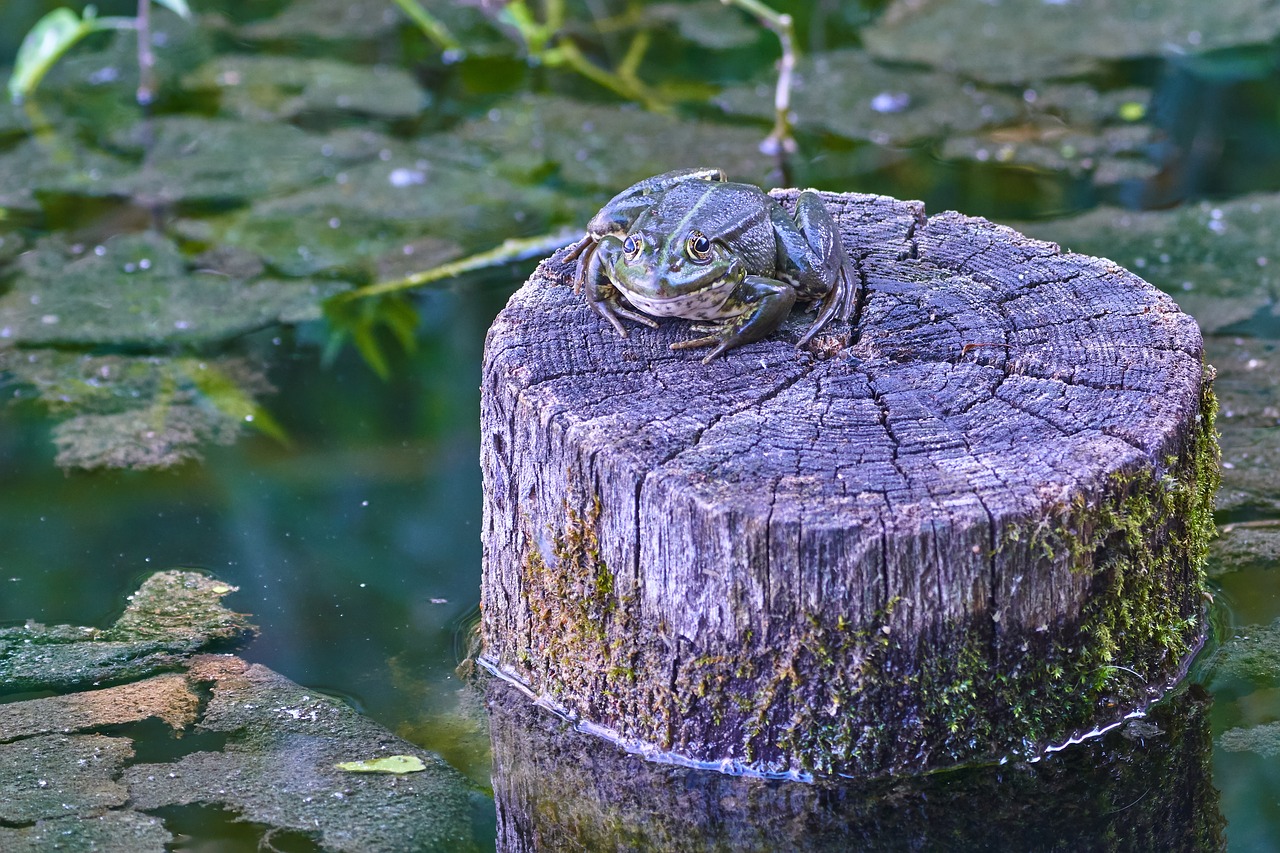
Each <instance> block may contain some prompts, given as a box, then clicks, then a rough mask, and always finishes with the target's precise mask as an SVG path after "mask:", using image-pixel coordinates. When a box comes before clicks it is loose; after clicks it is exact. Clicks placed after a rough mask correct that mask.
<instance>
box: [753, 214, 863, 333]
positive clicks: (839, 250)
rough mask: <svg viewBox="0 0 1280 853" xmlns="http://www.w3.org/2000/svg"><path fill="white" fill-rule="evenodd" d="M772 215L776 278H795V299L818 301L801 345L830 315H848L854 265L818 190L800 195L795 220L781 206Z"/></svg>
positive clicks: (846, 317)
mask: <svg viewBox="0 0 1280 853" xmlns="http://www.w3.org/2000/svg"><path fill="white" fill-rule="evenodd" d="M771 218H772V221H773V231H774V234H775V235H776V237H777V239H778V274H779V276H780V277H785V278H789V279H791V280H793V281H794V283H795V287H796V293H797V296H798V297H799V298H800V299H802V300H806V301H812V300H821V310H820V311H819V312H818V316H817V319H815V320H814V321H813V325H811V326H810V327H809V329H808V331H806V332H805V333H804V335H803V336H802V337H801V338H800V340H799V341H798V342H797V343H796V346H798V347H800V346H804V345H805V344H807V343H808V342H809V340H810V339H811V338H813V336H814V335H816V334H817V333H818V332H820V331H821V330H822V328H823V327H824V326H826V325H827V323H828V322H830V320H831V318H832V317H837V316H838V317H839V318H840V320H841V322H845V323H847V322H848V321H849V318H850V317H851V316H852V315H853V310H854V307H855V305H856V303H857V298H858V292H857V286H856V285H855V284H854V281H855V279H854V277H853V265H852V264H851V263H850V262H849V256H848V254H847V253H846V252H845V250H844V243H843V242H841V240H840V229H839V227H838V226H837V225H836V222H835V220H834V219H832V218H831V214H830V212H828V211H827V207H826V205H825V204H823V202H822V197H821V196H819V195H818V194H817V193H814V192H802V193H800V197H799V198H798V199H797V200H796V212H795V217H794V219H793V218H792V217H790V216H788V215H787V212H786V211H785V210H784V209H783V208H782V207H781V205H779V206H777V207H776V208H775V209H774V210H773V212H772V217H771Z"/></svg>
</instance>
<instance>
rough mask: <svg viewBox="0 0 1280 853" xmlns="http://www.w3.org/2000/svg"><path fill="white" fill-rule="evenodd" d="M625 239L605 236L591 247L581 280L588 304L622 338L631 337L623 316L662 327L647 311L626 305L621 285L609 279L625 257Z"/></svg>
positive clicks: (580, 266)
mask: <svg viewBox="0 0 1280 853" xmlns="http://www.w3.org/2000/svg"><path fill="white" fill-rule="evenodd" d="M622 254H623V249H622V241H621V240H619V239H618V238H617V237H615V236H613V235H612V234H608V235H605V236H604V237H601V238H600V239H599V240H598V241H596V242H595V243H594V244H593V245H591V246H589V247H587V249H586V254H585V256H584V257H582V258H581V259H580V260H579V262H578V263H579V270H580V274H581V278H580V279H579V281H578V282H577V283H578V284H580V285H581V286H582V288H583V290H585V291H586V294H587V304H588V305H590V306H591V307H592V308H593V309H594V310H595V312H596V313H597V314H599V315H600V316H601V317H603V318H604V319H606V320H608V321H609V325H611V326H613V328H614V331H616V332H617V333H618V334H619V335H621V336H622V337H624V338H625V337H626V336H627V330H626V329H625V328H624V327H623V325H622V321H621V320H620V319H618V318H619V317H626V318H627V319H629V320H635V321H636V322H637V323H643V324H644V325H646V326H648V327H649V328H650V329H656V328H658V324H657V323H655V322H654V321H653V320H651V319H649V318H648V317H646V316H644V315H643V314H637V313H636V312H635V311H632V310H631V309H630V308H627V307H626V306H624V305H623V304H622V302H621V301H619V300H620V297H621V294H620V293H619V292H618V288H616V287H614V284H613V282H612V281H610V279H609V273H608V271H609V270H611V269H613V265H614V263H616V261H617V259H618V258H620V257H622Z"/></svg>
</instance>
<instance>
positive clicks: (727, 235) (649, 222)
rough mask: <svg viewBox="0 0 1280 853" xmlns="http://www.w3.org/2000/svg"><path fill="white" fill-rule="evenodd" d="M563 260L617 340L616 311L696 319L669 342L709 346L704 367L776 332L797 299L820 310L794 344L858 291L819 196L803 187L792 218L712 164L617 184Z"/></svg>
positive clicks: (850, 303) (639, 318) (850, 305)
mask: <svg viewBox="0 0 1280 853" xmlns="http://www.w3.org/2000/svg"><path fill="white" fill-rule="evenodd" d="M565 260H566V261H568V262H576V269H575V271H574V275H573V283H574V288H575V290H576V291H578V292H579V293H585V297H586V301H587V303H588V304H589V305H590V306H591V308H592V309H594V311H595V313H596V314H598V315H599V316H600V317H601V318H603V319H604V320H605V321H606V322H607V323H608V324H609V325H610V326H612V327H613V329H614V330H615V331H616V332H617V333H618V334H619V335H620V336H622V337H623V338H626V337H627V336H628V333H627V328H626V326H624V325H623V322H622V321H623V319H627V320H631V321H634V322H636V323H639V324H641V325H644V326H648V327H649V328H657V327H658V323H657V322H656V321H655V320H654V319H653V318H663V317H679V318H683V319H688V320H694V321H700V324H698V325H694V326H693V330H694V331H695V332H696V333H698V334H700V335H702V336H701V337H697V338H693V339H690V340H683V341H677V342H676V343H673V344H671V348H672V349H673V350H684V349H697V348H702V347H711V351H710V352H709V353H707V355H706V357H705V358H703V359H702V361H703V363H704V364H707V363H709V362H711V361H712V360H713V359H715V358H716V357H717V356H722V355H723V354H724V353H726V352H727V351H729V350H731V349H734V348H735V347H741V346H743V345H745V344H749V343H753V342H755V341H759V340H761V339H763V338H765V337H767V336H768V335H770V334H772V333H773V332H775V331H777V330H778V328H779V327H780V326H781V324H782V322H783V321H784V320H785V319H786V318H787V317H788V316H789V315H790V313H791V310H792V307H793V306H794V305H795V304H796V303H797V302H801V303H808V304H811V305H812V306H813V307H814V309H815V310H816V311H817V317H816V318H815V319H814V321H813V323H812V325H810V326H809V328H808V329H807V330H806V331H805V332H804V334H803V335H802V336H801V337H800V339H799V341H798V342H797V343H796V348H797V350H799V349H801V348H803V347H804V346H805V345H807V344H808V343H809V341H810V340H812V339H813V337H814V336H815V335H817V334H818V333H819V332H820V331H822V329H823V328H825V327H826V326H827V324H828V323H829V322H830V321H831V320H832V318H839V319H840V321H841V322H844V323H847V322H849V318H850V316H852V314H853V312H854V309H855V307H856V303H857V298H858V295H857V294H858V289H857V287H856V286H855V285H854V277H853V270H852V265H851V263H850V261H849V257H848V254H847V253H846V251H845V248H844V244H843V243H842V242H841V238H840V229H839V228H838V227H837V225H836V223H835V220H834V219H833V218H832V216H831V213H830V211H828V210H827V207H826V204H825V203H824V202H823V200H822V196H821V195H819V194H818V192H816V191H814V190H805V191H804V192H802V193H800V195H799V197H798V198H797V199H796V204H795V213H794V215H793V214H791V213H788V211H787V210H786V208H784V207H783V206H782V205H781V204H779V203H778V201H777V200H776V199H774V198H773V197H771V196H770V195H769V194H768V193H766V192H765V191H764V190H762V189H761V188H760V187H758V186H755V185H753V184H745V183H734V182H731V181H729V180H728V178H727V176H726V175H725V172H724V171H723V170H722V169H718V168H693V169H680V170H676V171H672V172H666V173H664V174H661V175H656V176H654V177H652V178H646V179H644V180H642V181H639V182H637V183H635V184H632V185H631V186H630V187H628V188H627V189H625V190H623V191H622V192H620V193H618V194H617V195H616V196H614V197H613V199H611V200H610V201H609V202H608V204H606V205H605V206H604V207H603V208H602V209H601V210H600V212H599V213H597V214H596V215H595V216H594V217H593V218H592V219H591V221H590V222H589V223H588V224H587V233H586V235H585V236H583V237H582V239H580V240H579V241H577V242H576V243H574V244H572V245H571V246H570V247H569V250H568V251H567V252H566V254H565Z"/></svg>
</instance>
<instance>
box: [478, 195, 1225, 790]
mask: <svg viewBox="0 0 1280 853" xmlns="http://www.w3.org/2000/svg"><path fill="white" fill-rule="evenodd" d="M796 195H797V193H796V192H795V191H776V192H775V193H774V196H775V197H777V198H778V199H779V200H781V201H782V202H783V203H784V205H788V206H789V205H790V204H792V203H793V202H794V199H795V197H796ZM824 199H825V200H826V202H827V205H828V208H829V209H830V210H831V212H832V214H833V216H834V217H835V218H836V220H837V222H838V223H839V224H840V227H841V231H842V234H843V239H844V241H845V246H846V248H847V250H848V251H849V254H850V257H851V258H852V259H853V261H854V264H855V266H856V268H857V270H858V273H859V275H860V277H861V287H862V289H863V294H862V306H861V310H860V311H859V315H858V317H857V318H855V322H854V325H853V327H852V329H847V328H846V329H839V328H829V329H828V331H829V332H831V333H832V334H829V335H825V336H821V337H819V338H818V339H817V340H815V341H814V342H813V343H812V344H811V345H810V346H809V348H808V349H806V350H804V351H800V352H797V351H796V350H795V348H794V341H795V340H796V339H797V338H798V336H799V333H800V331H802V330H803V329H804V328H805V327H806V326H807V324H808V322H809V320H808V318H807V317H805V316H803V315H797V316H794V317H793V318H792V320H791V321H790V322H789V324H788V325H787V326H786V327H785V328H784V329H783V330H782V331H781V332H779V333H778V334H775V335H774V336H772V337H770V338H769V339H767V340H765V341H762V342H759V343H756V344H752V345H749V346H746V347H743V348H741V349H737V350H733V351H731V352H729V353H728V354H727V355H726V356H725V357H723V358H720V359H717V360H715V361H713V362H712V363H710V364H708V365H703V364H702V363H701V362H700V360H699V355H698V354H697V353H696V351H695V352H687V351H686V352H672V351H671V350H670V349H669V345H670V344H671V343H672V342H675V341H679V340H682V339H686V338H689V337H693V336H695V335H696V333H694V332H692V331H691V330H690V329H689V323H687V322H685V321H682V320H666V321H663V322H662V324H661V327H660V328H659V329H657V330H650V329H646V328H642V327H636V328H634V329H633V330H632V331H631V334H630V336H629V337H628V338H626V339H623V338H620V337H619V336H618V335H616V334H615V332H614V331H613V330H612V329H611V328H610V327H609V326H608V325H607V324H606V323H604V322H603V321H602V320H601V319H599V318H598V317H596V316H595V314H594V313H593V312H592V311H591V309H590V308H589V307H588V306H587V305H586V303H585V302H584V301H583V299H582V297H581V296H580V295H577V294H575V293H574V291H573V288H572V274H573V269H572V266H571V265H569V264H566V263H564V262H563V260H562V259H561V258H562V254H563V253H560V254H557V255H556V256H553V257H552V258H550V259H548V260H547V261H545V262H544V263H543V264H542V265H541V266H540V267H539V268H538V270H537V272H535V274H534V275H533V277H532V278H531V279H530V280H529V282H528V283H526V285H525V286H524V287H523V288H521V289H520V291H519V292H517V293H516V294H515V295H514V296H513V297H512V299H511V301H510V303H509V304H508V305H507V307H506V308H505V309H504V310H503V312H502V313H501V314H500V315H499V316H498V318H497V320H496V321H495V322H494V325H493V327H492V329H491V330H490V333H489V338H488V341H487V345H486V355H485V363H484V379H483V388H482V430H483V448H482V460H481V461H482V467H483V471H484V487H485V520H484V531H483V538H484V546H485V567H484V581H483V593H482V595H483V603H482V609H483V637H484V651H483V654H482V658H481V661H482V663H484V664H485V665H486V666H488V667H489V668H490V669H492V670H493V671H495V672H498V673H499V674H501V675H503V676H504V677H506V678H508V679H510V680H512V681H514V682H516V683H518V684H521V685H523V686H524V687H525V688H527V689H528V690H529V692H531V693H532V694H534V695H536V696H538V697H539V698H541V699H542V700H543V701H544V702H545V703H547V704H549V705H551V706H552V707H554V708H556V709H557V710H559V711H561V712H562V713H565V714H568V715H570V716H572V717H576V718H578V719H580V720H581V721H582V722H583V723H584V724H585V725H587V726H589V727H591V728H593V729H596V730H598V731H600V732H601V733H604V734H607V735H609V736H611V737H614V738H616V739H618V740H619V741H620V742H622V743H623V744H624V745H626V746H628V747H629V748H632V749H635V750H640V751H645V752H649V753H653V754H662V755H665V756H667V757H668V758H672V759H674V760H684V761H693V762H706V763H712V764H718V765H719V766H723V767H726V768H729V769H744V770H753V771H759V772H763V773H778V774H790V775H804V774H807V773H812V772H819V773H859V774H866V773H882V772H888V771H900V770H916V769H924V768H931V767H937V766H944V765H948V764H954V763H959V762H965V761H973V760H985V759H991V758H995V757H997V756H1001V755H1008V754H1011V753H1013V754H1018V753H1022V754H1025V753H1028V752H1032V751H1034V750H1037V749H1040V748H1043V747H1044V746H1046V745H1049V744H1053V743H1055V742H1059V741H1062V740H1065V739H1068V738H1070V737H1072V736H1074V735H1077V734H1079V733H1080V732H1082V731H1085V730H1088V729H1090V728H1092V727H1094V726H1095V725H1098V724H1101V723H1105V722H1109V721H1110V720H1112V719H1115V718H1117V717H1118V716H1120V715H1122V714H1123V713H1125V712H1127V711H1129V710H1132V709H1133V708H1135V707H1138V706H1140V705H1141V704H1142V703H1144V702H1146V701H1149V698H1150V697H1151V696H1152V695H1154V694H1155V693H1158V692H1159V691H1160V690H1161V689H1162V688H1163V687H1164V686H1166V685H1167V682H1168V681H1169V679H1170V678H1172V677H1174V676H1176V674H1177V672H1178V668H1179V665H1180V663H1181V661H1182V660H1183V659H1184V658H1185V656H1186V655H1187V654H1188V652H1189V651H1190V650H1191V649H1192V648H1193V647H1194V645H1195V644H1196V642H1197V641H1198V637H1199V635H1200V626H1199V616H1200V596H1201V590H1200V582H1201V574H1200V566H1201V562H1202V559H1203V553H1204V547H1205V542H1206V540H1207V536H1208V533H1209V531H1210V530H1211V518H1210V503H1209V502H1210V500H1211V496H1212V490H1213V488H1214V486H1215V483H1216V445H1215V443H1214V439H1213V432H1212V425H1211V419H1212V408H1213V404H1212V394H1211V392H1210V391H1209V388H1208V381H1207V378H1206V369H1205V368H1204V366H1203V363H1202V343H1201V337H1200V333H1199V331H1198V329H1197V328H1196V325H1195V322H1194V321H1193V320H1192V319H1191V318H1190V317H1189V316H1188V315H1186V314H1184V313H1182V312H1181V311H1179V310H1178V308H1177V306H1176V305H1175V304H1174V302H1173V301H1172V300H1171V299H1170V298H1169V297H1167V296H1165V295H1163V294H1161V293H1160V292H1159V291H1157V290H1156V289H1155V288H1153V287H1151V286H1150V285H1148V284H1146V283H1145V282H1143V281H1142V280H1141V279H1139V278H1138V277H1136V276H1135V275H1133V274H1132V273H1130V272H1128V271H1126V270H1124V269H1122V268H1120V267H1118V266H1117V265H1116V264H1114V263H1112V262H1110V261H1107V260H1104V259H1099V258H1093V257H1086V256H1081V255H1075V254H1070V253H1064V252H1063V251H1061V250H1060V249H1059V247H1057V246H1056V245H1053V244H1051V243H1045V242H1041V241H1037V240H1032V239H1030V238H1027V237H1025V236H1023V235H1021V234H1019V233H1017V232H1015V231H1013V230H1011V229H1008V228H1005V227H1002V226H998V225H994V224H992V223H990V222H987V221H986V220H982V219H976V218H972V217H966V216H962V215H960V214H956V213H942V214H939V215H935V216H932V217H927V218H926V216H925V213H924V209H923V206H922V205H921V204H919V203H917V202H902V201H897V200H893V199H889V198H884V197H879V196H868V195H855V194H844V195H836V194H824Z"/></svg>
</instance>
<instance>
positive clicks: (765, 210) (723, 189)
mask: <svg viewBox="0 0 1280 853" xmlns="http://www.w3.org/2000/svg"><path fill="white" fill-rule="evenodd" d="M774 204H776V202H774V201H773V199H771V198H770V197H769V196H768V195H767V194H766V193H765V192H764V191H763V190H761V189H760V188H759V187H756V186H752V185H751V184H735V183H721V182H713V181H688V182H686V183H683V184H678V185H676V186H674V187H672V188H671V189H670V190H669V191H668V192H667V193H666V194H665V195H664V196H663V197H662V199H661V201H660V202H659V203H658V205H657V207H656V209H655V210H654V213H655V217H654V219H655V220H656V221H655V223H654V224H655V225H657V226H658V227H659V228H660V229H661V230H662V231H664V232H665V233H666V235H667V236H669V237H672V238H674V239H677V240H681V241H683V240H684V239H686V238H687V236H688V232H690V231H693V230H696V231H700V232H701V233H703V234H705V235H706V236H707V237H709V238H711V239H712V240H719V241H721V242H723V243H724V244H725V245H727V246H729V247H730V248H731V249H733V250H734V251H735V252H737V253H738V254H739V255H740V256H741V257H742V259H743V260H744V261H745V262H746V264H747V267H748V270H749V272H751V273H753V274H757V275H769V274H771V273H772V272H773V268H774V266H775V264H776V259H777V248H776V240H775V238H774V235H773V228H772V226H771V225H770V213H771V210H772V207H773V205H774Z"/></svg>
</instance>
